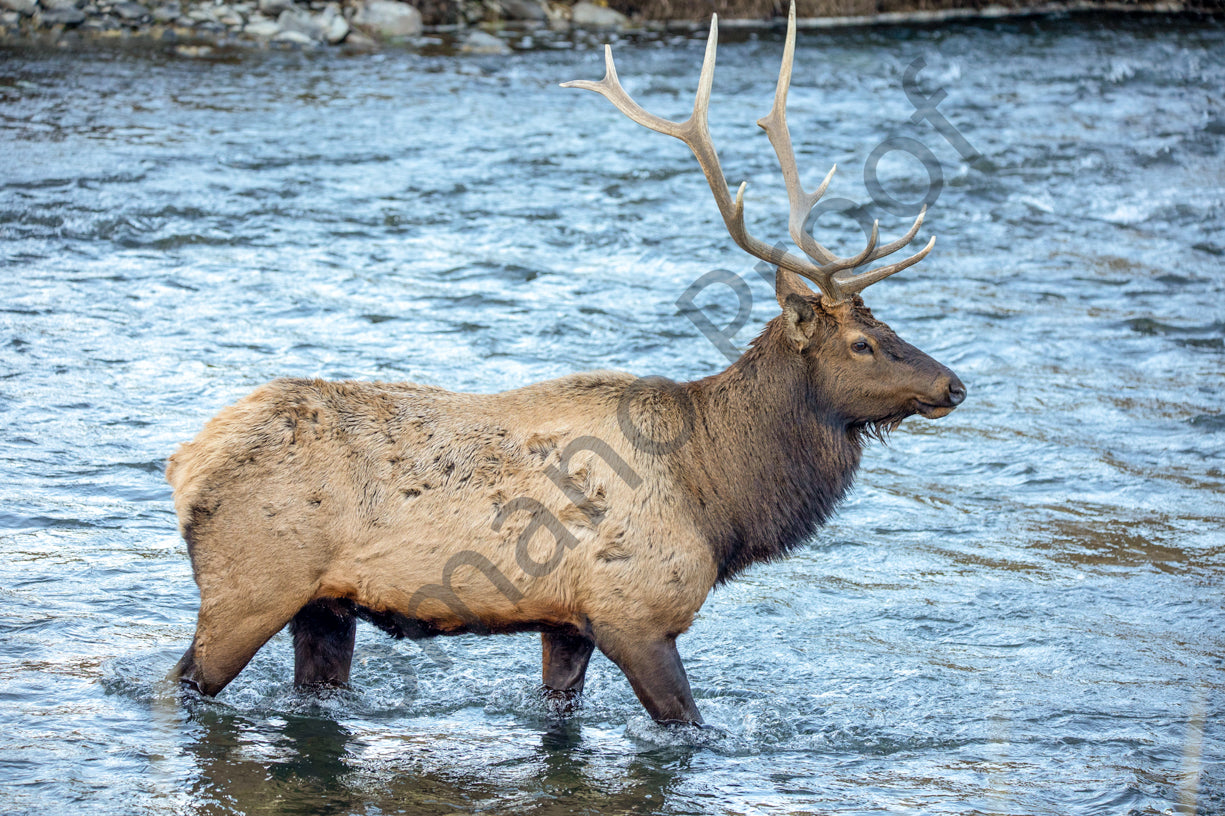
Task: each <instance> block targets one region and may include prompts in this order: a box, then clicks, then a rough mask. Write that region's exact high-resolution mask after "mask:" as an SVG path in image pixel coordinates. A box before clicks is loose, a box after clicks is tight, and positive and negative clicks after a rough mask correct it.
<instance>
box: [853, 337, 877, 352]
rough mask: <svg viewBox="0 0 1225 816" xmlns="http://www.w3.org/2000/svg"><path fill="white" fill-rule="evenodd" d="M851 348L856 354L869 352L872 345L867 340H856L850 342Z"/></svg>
mask: <svg viewBox="0 0 1225 816" xmlns="http://www.w3.org/2000/svg"><path fill="white" fill-rule="evenodd" d="M851 350H852V351H854V352H855V353H856V354H871V353H872V346H871V345H870V344H869V343H868V341H867V340H856V341H855V342H854V343H851Z"/></svg>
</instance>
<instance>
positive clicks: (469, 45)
mask: <svg viewBox="0 0 1225 816" xmlns="http://www.w3.org/2000/svg"><path fill="white" fill-rule="evenodd" d="M459 50H460V51H461V52H463V53H465V54H509V53H510V46H508V45H507V44H506V43H505V42H504V41H502V40H501V39H499V38H498V37H495V36H494V35H492V34H490V33H488V32H485V31H481V30H480V29H477V30H475V31H472V32H469V34H468V36H467V37H465V38H464V41H463V43H462V44H461V45H460V47H459Z"/></svg>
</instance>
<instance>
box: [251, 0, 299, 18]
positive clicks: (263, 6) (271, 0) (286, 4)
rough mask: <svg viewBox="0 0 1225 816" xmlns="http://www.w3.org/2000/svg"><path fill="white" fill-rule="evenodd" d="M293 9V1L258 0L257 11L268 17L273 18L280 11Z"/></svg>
mask: <svg viewBox="0 0 1225 816" xmlns="http://www.w3.org/2000/svg"><path fill="white" fill-rule="evenodd" d="M293 7H294V5H293V0H259V10H260V11H262V12H263V13H264V14H267V15H268V16H269V17H275V16H276V15H278V14H280V13H281V12H282V11H285V10H286V9H292V8H293Z"/></svg>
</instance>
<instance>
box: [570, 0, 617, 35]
mask: <svg viewBox="0 0 1225 816" xmlns="http://www.w3.org/2000/svg"><path fill="white" fill-rule="evenodd" d="M570 22H572V23H574V25H576V26H584V27H587V28H620V27H622V26H624V25H625V24H626V23H628V22H629V18H628V17H626V16H625V15H624V14H622V13H621V12H619V11H613V10H612V9H610V8H605V7H604V6H597V5H596V4H595V3H588V2H587V0H582V2H580V3H577V4H575V6H574V8H573V9H571V10H570Z"/></svg>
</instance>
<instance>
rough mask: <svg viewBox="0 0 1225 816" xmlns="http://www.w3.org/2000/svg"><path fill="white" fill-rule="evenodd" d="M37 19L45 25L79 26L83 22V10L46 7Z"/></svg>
mask: <svg viewBox="0 0 1225 816" xmlns="http://www.w3.org/2000/svg"><path fill="white" fill-rule="evenodd" d="M39 19H40V20H41V21H42V24H43V25H45V26H56V25H62V26H68V27H72V26H79V25H80V24H81V23H83V22H85V12H83V11H81V10H80V9H76V8H61V9H47V10H46V11H44V12H43V13H42V16H41V17H40V18H39Z"/></svg>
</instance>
